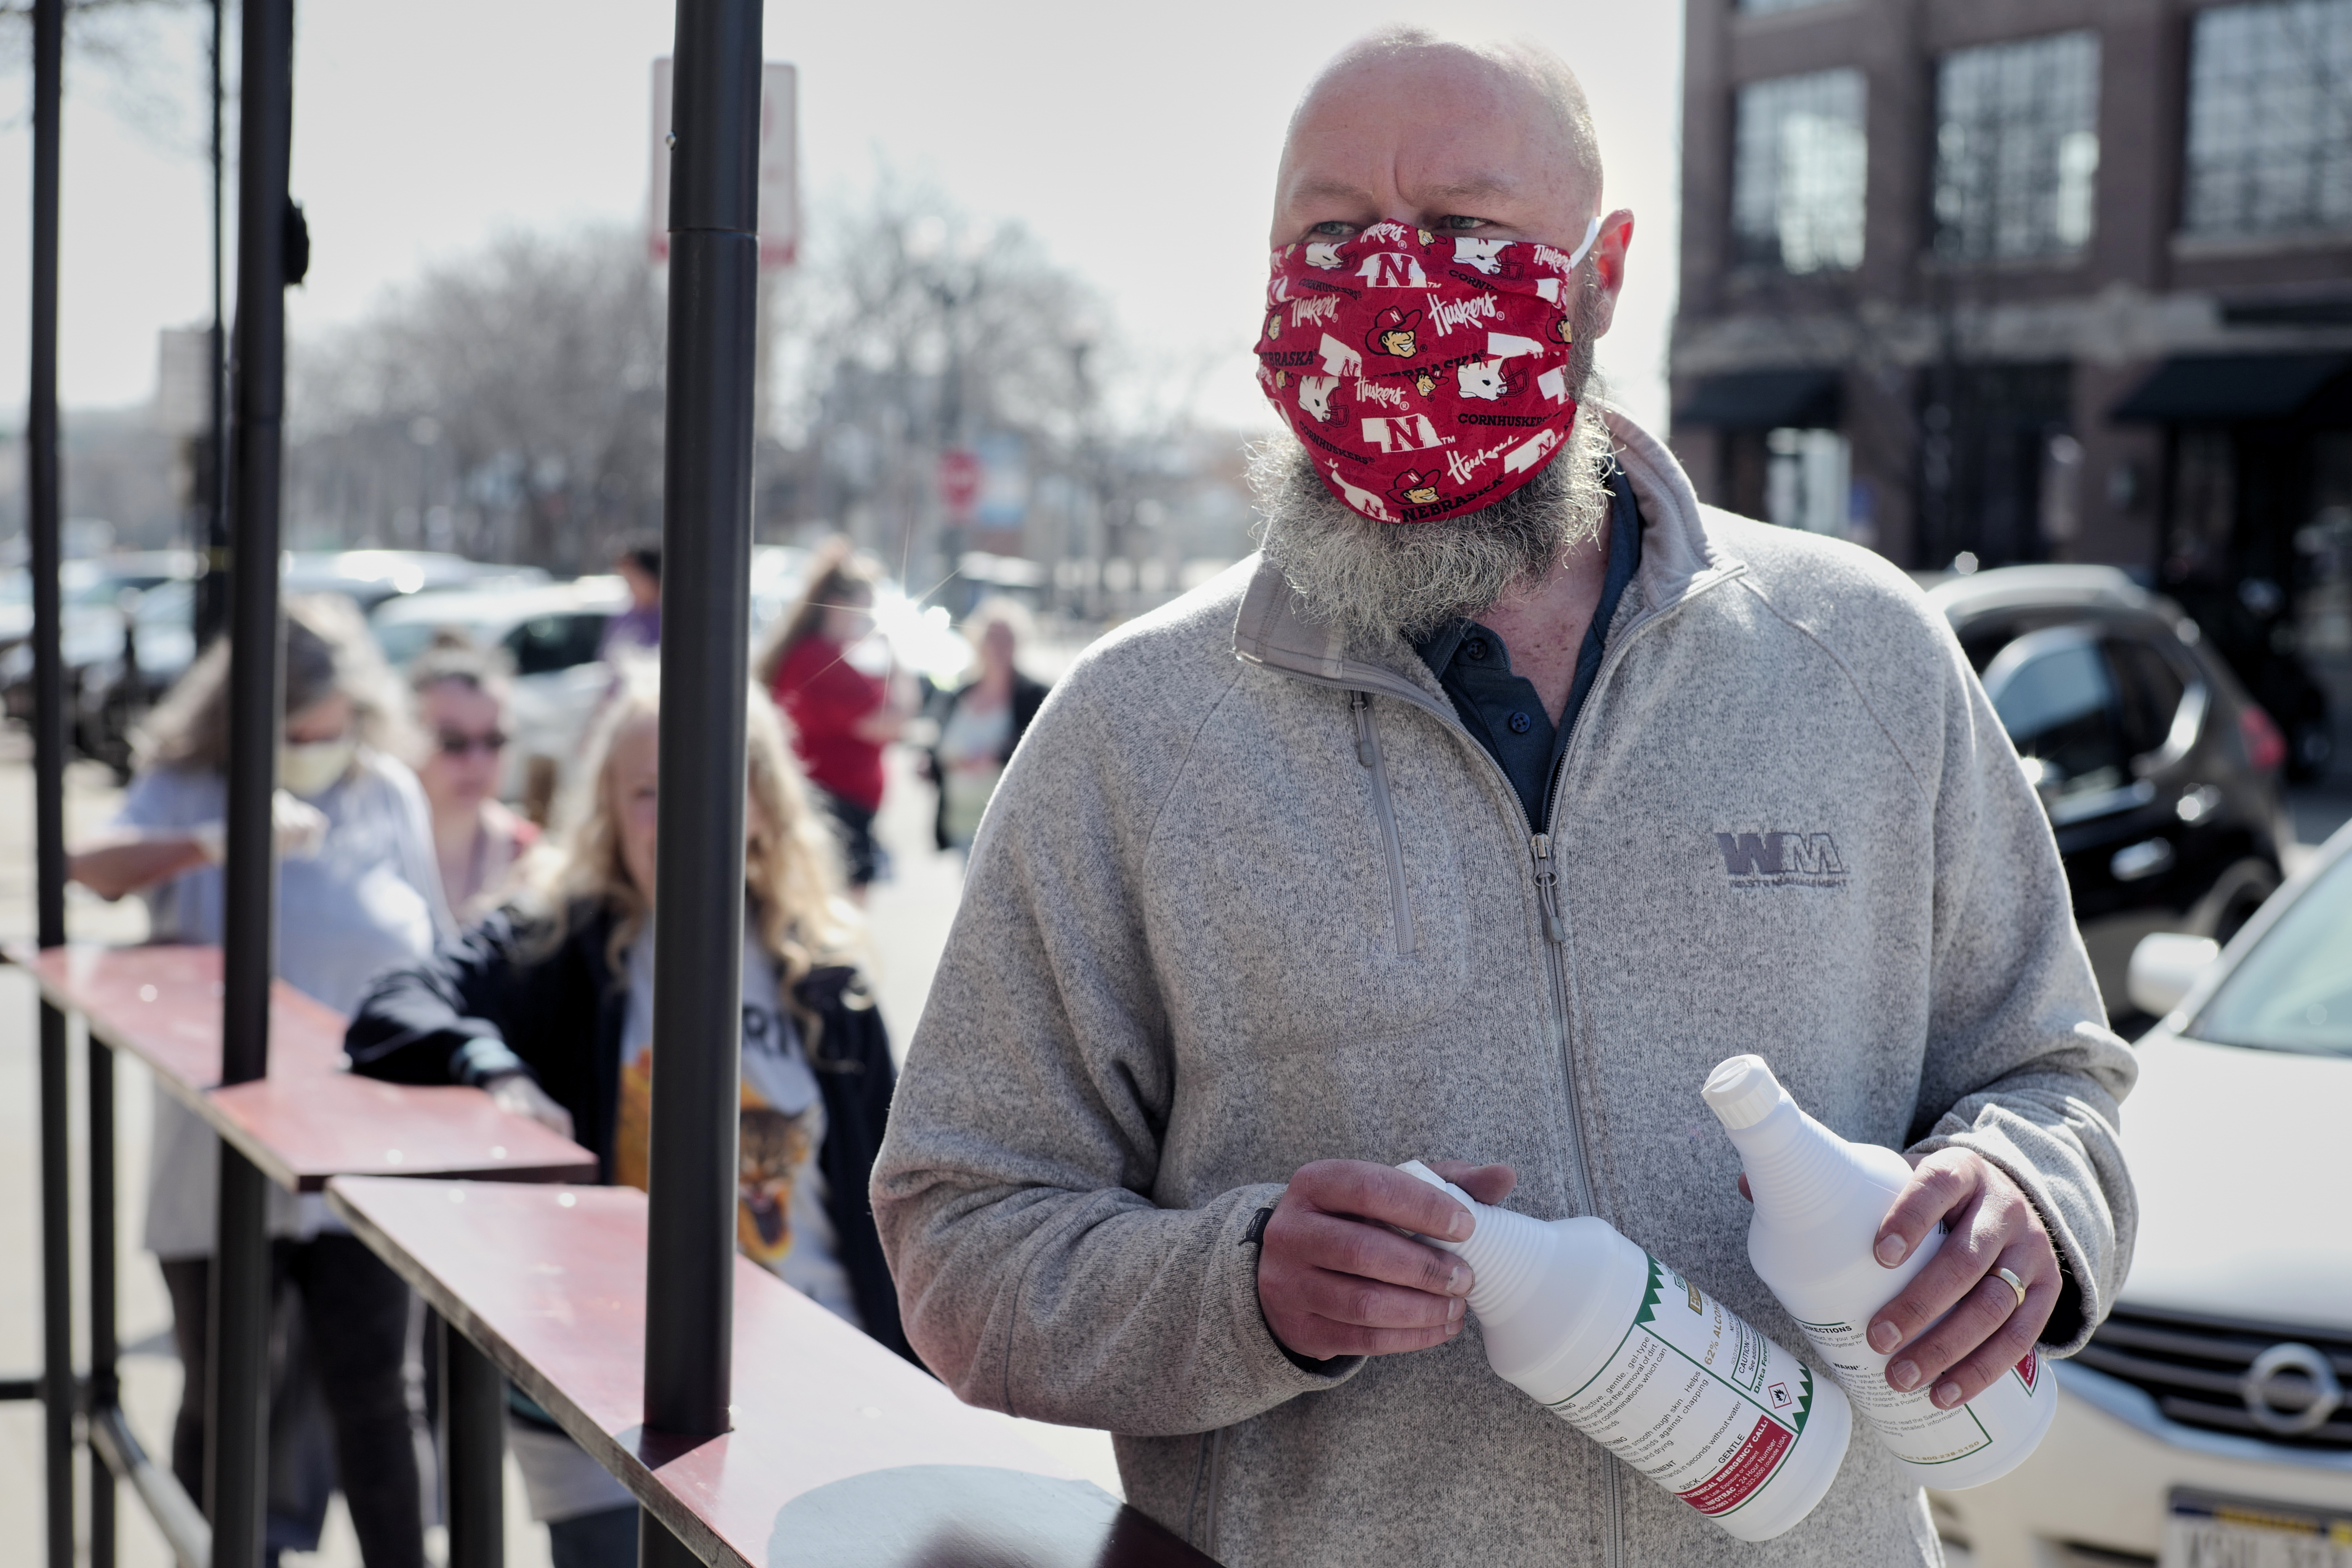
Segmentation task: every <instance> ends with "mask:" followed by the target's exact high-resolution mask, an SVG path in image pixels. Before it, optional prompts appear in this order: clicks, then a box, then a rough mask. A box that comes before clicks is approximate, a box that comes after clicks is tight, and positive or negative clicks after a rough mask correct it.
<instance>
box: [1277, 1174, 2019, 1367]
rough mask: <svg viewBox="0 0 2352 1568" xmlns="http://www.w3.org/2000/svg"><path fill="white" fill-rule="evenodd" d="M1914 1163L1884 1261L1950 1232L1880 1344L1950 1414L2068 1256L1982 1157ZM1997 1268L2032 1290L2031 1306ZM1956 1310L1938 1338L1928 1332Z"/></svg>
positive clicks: (1883, 1242)
mask: <svg viewBox="0 0 2352 1568" xmlns="http://www.w3.org/2000/svg"><path fill="white" fill-rule="evenodd" d="M1914 1164H1915V1165H1916V1169H1915V1170H1914V1171H1913V1172H1912V1173H1911V1182H1910V1184H1909V1185H1908V1186H1906V1187H1905V1188H1904V1189H1903V1192H1902V1194H1901V1195H1900V1196H1898V1197H1897V1198H1896V1199H1895V1206H1894V1207H1893V1208H1891V1209H1889V1210H1887V1211H1886V1218H1885V1221H1884V1222H1882V1223H1881V1225H1880V1226H1879V1227H1878V1241H1877V1243H1876V1247H1875V1250H1876V1252H1877V1256H1878V1261H1879V1263H1880V1264H1881V1266H1883V1267H1885V1268H1895V1266H1896V1265H1898V1264H1900V1263H1901V1262H1902V1261H1903V1260H1904V1259H1905V1258H1908V1257H1910V1256H1911V1254H1912V1252H1913V1251H1914V1250H1915V1249H1916V1248H1917V1247H1918V1245H1919V1244H1920V1242H1922V1241H1924V1240H1926V1239H1927V1234H1928V1233H1929V1232H1930V1231H1932V1230H1934V1229H1935V1228H1936V1222H1937V1220H1942V1221H1944V1222H1945V1224H1946V1226H1947V1227H1948V1234H1947V1235H1946V1236H1945V1237H1944V1245H1943V1247H1942V1249H1941V1250H1940V1251H1938V1252H1937V1254H1936V1256H1935V1258H1933V1259H1931V1260H1930V1261H1929V1262H1928V1264H1927V1267H1926V1268H1922V1269H1921V1270H1919V1272H1918V1274H1917V1276H1916V1277H1915V1278H1914V1279H1912V1281H1911V1283H1910V1284H1908V1285H1906V1286H1905V1287H1904V1289H1903V1293H1902V1294H1901V1295H1899V1296H1897V1297H1895V1300H1892V1301H1889V1302H1887V1303H1886V1305H1885V1306H1884V1307H1881V1308H1880V1309H1879V1310H1878V1314H1877V1316H1875V1317H1874V1318H1873V1319H1871V1321H1870V1330H1869V1335H1870V1345H1871V1348H1872V1349H1873V1350H1874V1351H1876V1352H1879V1353H1880V1354H1881V1355H1892V1356H1893V1357H1894V1359H1893V1360H1891V1361H1889V1362H1888V1363H1886V1381H1887V1383H1888V1384H1891V1385H1892V1386H1894V1387H1895V1388H1896V1389H1899V1390H1902V1391H1904V1392H1906V1393H1908V1392H1909V1391H1911V1390H1912V1389H1915V1388H1918V1387H1921V1386H1922V1385H1924V1384H1927V1383H1929V1382H1930V1381H1931V1380H1940V1381H1936V1382H1935V1389H1934V1392H1933V1393H1932V1394H1929V1395H1928V1397H1929V1398H1930V1399H1932V1400H1933V1401H1934V1402H1935V1403H1936V1404H1937V1405H1938V1406H1940V1407H1941V1408H1943V1409H1946V1410H1949V1409H1951V1408H1952V1407H1953V1406H1954V1405H1959V1404H1962V1403H1964V1402H1965V1401H1968V1400H1970V1399H1974V1398H1975V1397H1976V1396H1977V1395H1978V1394H1981V1393H1983V1392H1984V1391H1985V1390H1986V1389H1987V1388H1988V1387H1990V1386H1991V1384H1992V1381H1993V1380H1994V1379H1995V1378H1997V1377H1999V1376H2000V1374H2001V1373H2004V1372H2007V1371H2008V1370H2009V1369H2010V1368H2011V1367H2012V1366H2015V1365H2016V1364H2017V1363H2019V1362H2021V1361H2022V1360H2024V1359H2025V1354H2026V1352H2028V1351H2031V1350H2032V1348H2033V1342H2034V1341H2035V1340H2037V1339H2039V1338H2040V1337H2041V1335H2042V1328H2043V1326H2044V1325H2046V1324H2047V1323H2048V1322H2049V1321H2050V1313H2051V1310H2052V1309H2053V1308H2054V1307H2055V1306H2057V1304H2058V1290H2059V1284H2060V1275H2059V1269H2058V1253H2057V1249H2056V1248H2054V1247H2052V1246H2051V1245H2050V1232H2049V1231H2048V1230H2047V1229H2046V1228H2044V1227H2043V1226H2042V1216H2041V1215H2039V1214H2037V1213H2035V1212H2034V1208H2033V1205H2032V1202H2030V1201H2029V1200H2028V1199H2027V1198H2026V1195H2025V1194H2024V1193H2023V1192H2022V1191H2021V1189H2020V1188H2019V1187H2018V1184H2016V1183H2015V1182H2013V1181H2011V1180H2010V1178H2009V1176H2008V1173H2005V1172H2003V1171H2002V1170H2001V1169H2000V1166H1998V1165H1995V1164H1992V1163H1990V1162H1988V1161H1987V1160H1986V1159H1985V1158H1984V1157H1983V1156H1982V1155H1980V1154H1977V1153H1974V1152H1971V1151H1969V1150H1967V1149H1938V1150H1937V1151H1936V1152H1934V1153H1932V1154H1929V1155H1927V1157H1926V1158H1925V1159H1921V1160H1918V1161H1916V1162H1914ZM1269 1228H1270V1227H1269ZM1995 1268H2006V1269H2008V1270H2009V1271H2010V1272H2011V1274H2014V1275H2016V1276H2017V1278H2018V1279H2019V1280H2020V1281H2021V1282H2022V1283H2023V1284H2024V1286H2025V1299H2024V1300H2019V1299H2018V1295H2017V1292H2016V1291H2015V1290H2014V1289H2011V1287H2010V1284H2009V1282H2008V1281H2007V1280H2005V1279H2002V1278H2001V1277H2000V1275H1998V1274H1995V1273H1994V1272H1993V1270H1994V1269H1995ZM1946 1311H1949V1312H1950V1313H1951V1315H1950V1316H1949V1317H1948V1318H1945V1319H1944V1321H1942V1322H1941V1323H1937V1325H1936V1328H1935V1330H1934V1331H1932V1332H1927V1333H1922V1331H1923V1330H1926V1329H1927V1325H1928V1324H1929V1323H1933V1322H1935V1321H1936V1319H1937V1317H1939V1316H1941V1315H1942V1314H1943V1313H1945V1312H1946ZM1896 1352H1900V1353H1896Z"/></svg>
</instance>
